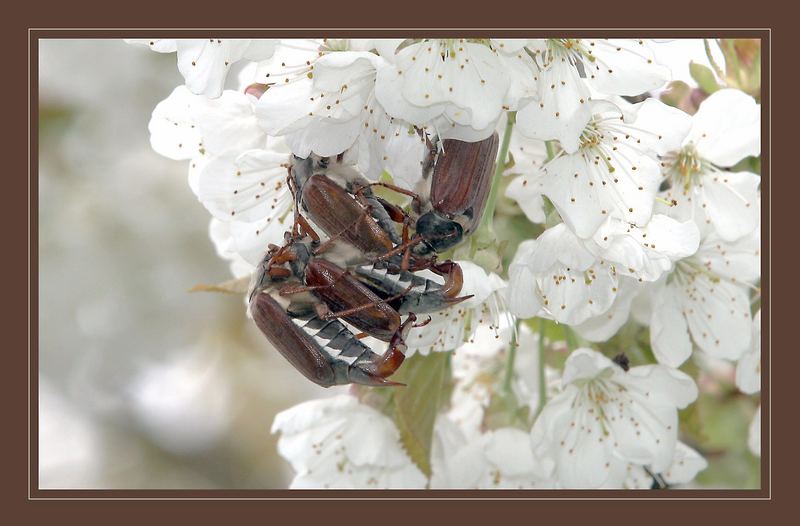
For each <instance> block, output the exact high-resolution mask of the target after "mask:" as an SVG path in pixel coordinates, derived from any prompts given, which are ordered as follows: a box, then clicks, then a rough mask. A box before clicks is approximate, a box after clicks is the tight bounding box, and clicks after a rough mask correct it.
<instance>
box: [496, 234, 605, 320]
mask: <svg viewBox="0 0 800 526" xmlns="http://www.w3.org/2000/svg"><path fill="white" fill-rule="evenodd" d="M508 275H509V288H508V292H509V295H508V305H509V309H510V310H511V312H512V313H513V314H514V315H515V316H519V317H521V318H530V317H532V316H546V317H548V318H552V319H554V320H556V321H558V322H559V323H566V324H568V325H576V324H579V323H582V322H583V321H585V320H587V319H588V318H590V317H592V316H596V315H598V314H601V313H603V312H605V311H606V310H607V309H608V308H609V307H610V306H611V304H612V302H613V301H614V297H615V296H616V293H617V287H618V278H617V274H616V271H615V270H614V269H613V268H612V267H611V266H610V265H609V264H608V263H606V262H604V261H602V260H598V259H597V258H596V257H595V256H594V254H592V252H590V251H589V250H588V249H587V248H586V247H585V246H584V244H583V243H582V242H581V240H580V239H579V238H578V237H576V236H575V235H574V234H573V233H572V232H571V231H570V230H569V229H568V228H567V227H566V225H565V224H564V223H561V224H558V225H556V226H554V227H553V228H549V229H547V230H545V231H544V233H543V234H542V235H541V236H539V238H538V239H535V240H528V241H523V242H522V243H521V244H520V246H519V248H518V249H517V253H516V254H515V255H514V260H513V261H512V262H511V265H510V266H509V270H508Z"/></svg>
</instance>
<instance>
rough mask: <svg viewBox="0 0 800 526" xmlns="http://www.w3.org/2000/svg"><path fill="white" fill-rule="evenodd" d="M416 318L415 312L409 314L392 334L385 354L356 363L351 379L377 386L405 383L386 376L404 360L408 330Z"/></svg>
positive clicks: (392, 372) (350, 372)
mask: <svg viewBox="0 0 800 526" xmlns="http://www.w3.org/2000/svg"><path fill="white" fill-rule="evenodd" d="M416 320H417V317H416V316H414V314H409V315H408V318H407V319H406V321H404V322H403V323H402V324H401V325H400V328H398V329H397V332H396V333H395V334H394V336H392V340H391V342H390V343H389V349H388V350H387V351H386V352H385V353H383V356H381V357H380V358H378V359H373V360H371V361H369V362H362V363H359V364H354V366H353V367H351V368H350V371H349V374H348V376H349V377H350V379H351V380H352V381H355V382H356V383H360V384H364V385H372V386H376V387H379V386H403V385H405V384H402V383H399V382H393V381H391V380H387V379H386V377H387V376H391V375H392V374H394V372H395V371H397V369H398V367H400V365H401V364H402V363H403V360H405V357H406V355H405V354H404V351H405V350H406V343H405V338H406V336H407V335H408V331H409V330H410V329H411V327H413V326H414V325H413V324H414V322H415V321H416Z"/></svg>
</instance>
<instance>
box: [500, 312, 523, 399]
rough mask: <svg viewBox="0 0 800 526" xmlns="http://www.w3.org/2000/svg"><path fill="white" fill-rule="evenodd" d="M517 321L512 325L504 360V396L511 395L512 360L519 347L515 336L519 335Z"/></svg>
mask: <svg viewBox="0 0 800 526" xmlns="http://www.w3.org/2000/svg"><path fill="white" fill-rule="evenodd" d="M519 323H520V322H519V320H517V321H516V322H515V324H514V332H513V333H512V334H511V343H510V344H509V347H508V359H507V360H506V372H505V376H504V378H503V391H504V392H505V393H506V394H510V393H511V380H512V378H514V360H515V359H516V357H517V347H519V342H518V341H517V334H518V333H519Z"/></svg>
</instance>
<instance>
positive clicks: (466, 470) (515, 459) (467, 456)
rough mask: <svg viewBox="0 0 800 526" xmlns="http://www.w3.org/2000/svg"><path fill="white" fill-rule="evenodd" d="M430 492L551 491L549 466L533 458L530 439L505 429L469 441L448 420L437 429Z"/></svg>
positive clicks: (518, 432)
mask: <svg viewBox="0 0 800 526" xmlns="http://www.w3.org/2000/svg"><path fill="white" fill-rule="evenodd" d="M434 434H435V438H434V442H433V452H432V466H433V475H432V477H431V488H432V489H437V488H463V489H530V488H547V487H552V482H550V481H549V480H548V479H547V478H546V475H547V473H548V471H549V470H550V469H551V466H550V465H549V464H547V462H544V463H542V462H541V461H540V460H537V459H535V458H534V455H533V451H532V449H531V442H530V436H529V434H528V433H526V432H525V431H522V430H521V429H516V428H512V427H504V428H500V429H496V430H491V431H487V432H486V433H484V434H481V435H480V436H478V437H474V438H467V436H465V435H464V434H463V433H462V432H461V431H460V429H459V428H458V426H456V425H455V424H453V423H452V422H450V421H449V420H448V419H447V418H446V417H439V419H438V420H437V422H436V427H435V429H434Z"/></svg>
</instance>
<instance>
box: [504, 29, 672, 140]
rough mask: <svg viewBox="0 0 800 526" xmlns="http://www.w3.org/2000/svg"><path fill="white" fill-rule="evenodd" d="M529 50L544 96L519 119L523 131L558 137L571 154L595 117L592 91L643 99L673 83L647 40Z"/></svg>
mask: <svg viewBox="0 0 800 526" xmlns="http://www.w3.org/2000/svg"><path fill="white" fill-rule="evenodd" d="M527 47H528V50H529V51H530V53H531V54H533V55H534V56H535V57H536V61H537V64H538V66H539V69H540V72H539V73H538V75H537V77H536V80H537V82H538V86H539V87H538V97H537V98H536V99H534V100H533V101H532V102H530V103H529V104H527V105H526V106H524V107H523V108H522V109H521V110H520V111H519V113H518V115H517V120H518V122H519V125H520V129H521V130H522V132H523V133H524V134H525V135H528V136H530V137H533V138H537V139H543V140H550V139H557V140H558V141H559V142H560V143H561V145H562V147H563V148H564V149H565V150H567V151H568V152H570V153H573V152H574V151H575V150H576V149H577V148H578V146H579V144H580V137H581V135H582V134H583V130H584V128H585V126H586V125H587V124H588V122H589V121H590V119H591V110H590V108H589V102H590V100H591V99H592V96H591V93H592V92H591V89H594V90H597V91H599V92H601V93H604V94H608V95H639V94H641V93H643V92H645V91H648V90H651V89H654V88H658V87H660V86H661V85H663V84H664V83H665V82H666V81H667V80H668V79H669V70H668V69H666V68H665V67H663V66H661V65H659V64H657V63H656V62H655V61H654V57H653V54H652V52H651V51H650V50H649V48H648V44H647V43H646V42H644V41H643V40H630V39H615V40H599V39H548V40H538V41H531V42H529V43H528V44H527ZM590 88H591V89H590Z"/></svg>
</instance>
